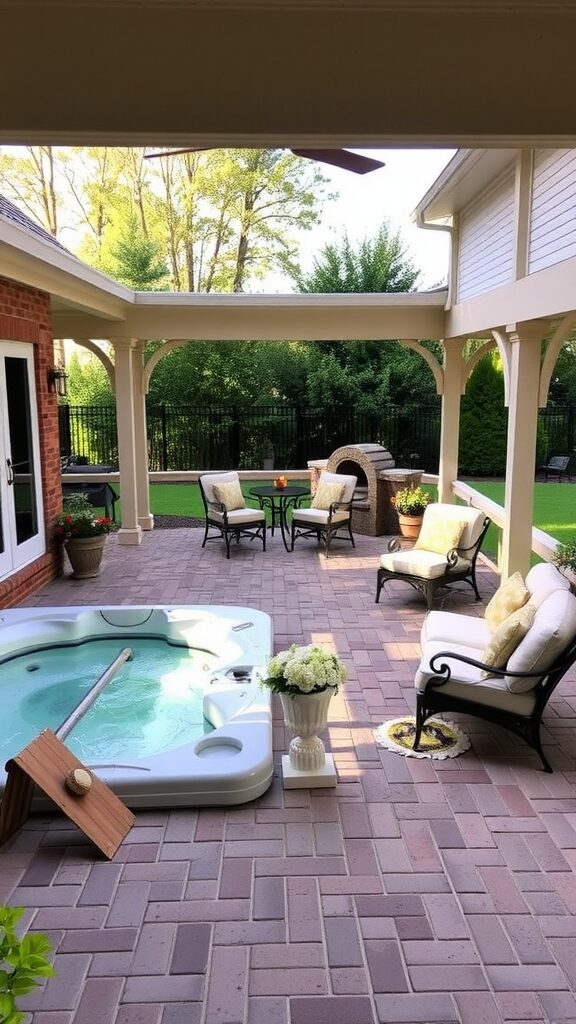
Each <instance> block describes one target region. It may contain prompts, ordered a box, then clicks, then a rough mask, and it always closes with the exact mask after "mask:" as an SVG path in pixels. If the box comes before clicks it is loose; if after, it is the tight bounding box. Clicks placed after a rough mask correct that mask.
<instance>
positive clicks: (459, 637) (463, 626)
mask: <svg viewBox="0 0 576 1024" xmlns="http://www.w3.org/2000/svg"><path fill="white" fill-rule="evenodd" d="M490 637H491V633H490V630H489V629H488V626H487V625H486V623H485V621H484V619H481V618H479V617H478V616H477V615H462V614H461V613H460V612H434V611H433V612H428V615H427V616H426V618H425V619H424V622H423V624H422V632H421V634H420V643H421V645H422V650H424V647H425V645H426V644H427V643H428V641H429V640H441V641H442V643H443V644H444V645H445V650H449V649H450V647H451V646H452V644H453V643H454V641H456V643H458V644H461V645H463V646H467V647H473V648H475V650H476V651H483V650H484V648H485V647H487V646H488V644H489V642H490ZM471 657H473V658H475V657H476V654H471Z"/></svg>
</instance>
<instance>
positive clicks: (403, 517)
mask: <svg viewBox="0 0 576 1024" xmlns="http://www.w3.org/2000/svg"><path fill="white" fill-rule="evenodd" d="M390 500H391V502H392V504H393V505H394V507H395V509H396V512H397V513H398V525H399V527H400V533H401V534H402V536H403V537H413V538H414V539H416V537H417V536H418V534H419V533H420V527H421V526H422V517H423V515H424V509H425V508H426V506H427V505H428V504H429V503H430V501H431V500H432V499H431V497H430V495H429V494H428V492H427V491H424V490H422V488H421V487H403V488H401V489H400V490H399V491H396V494H395V495H394V496H393V497H392V498H391V499H390Z"/></svg>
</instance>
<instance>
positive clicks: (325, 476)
mask: <svg viewBox="0 0 576 1024" xmlns="http://www.w3.org/2000/svg"><path fill="white" fill-rule="evenodd" d="M323 483H326V484H340V486H341V487H342V494H341V496H340V498H339V499H338V501H352V498H353V497H354V491H355V490H356V484H357V483H358V477H357V476H346V475H345V474H344V473H327V472H326V470H324V471H323V473H321V475H320V479H319V481H318V488H320V486H321V485H322V484H323ZM318 488H317V490H318Z"/></svg>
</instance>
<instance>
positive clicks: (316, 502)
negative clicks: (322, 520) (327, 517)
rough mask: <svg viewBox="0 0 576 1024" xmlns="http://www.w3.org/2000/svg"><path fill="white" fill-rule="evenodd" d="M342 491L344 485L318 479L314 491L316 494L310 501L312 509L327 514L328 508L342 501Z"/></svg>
mask: <svg viewBox="0 0 576 1024" xmlns="http://www.w3.org/2000/svg"><path fill="white" fill-rule="evenodd" d="M343 491H344V484H343V483H341V482H339V483H330V482H329V481H327V480H323V479H322V477H321V478H320V483H319V484H318V487H317V489H316V494H315V495H314V499H313V501H312V508H317V509H320V510H322V511H323V512H328V511H329V510H330V506H331V505H333V504H334V502H336V501H341V500H342V493H343Z"/></svg>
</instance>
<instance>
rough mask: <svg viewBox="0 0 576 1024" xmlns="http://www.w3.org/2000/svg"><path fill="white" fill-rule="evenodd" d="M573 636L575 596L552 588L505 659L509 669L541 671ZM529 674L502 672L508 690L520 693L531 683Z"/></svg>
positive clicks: (575, 610) (544, 669)
mask: <svg viewBox="0 0 576 1024" xmlns="http://www.w3.org/2000/svg"><path fill="white" fill-rule="evenodd" d="M575 636H576V597H574V595H573V594H571V593H570V591H568V590H555V591H554V592H553V593H551V594H549V596H548V597H547V598H545V600H544V601H543V602H542V604H541V605H540V607H539V608H538V609H537V610H536V616H535V618H534V623H533V625H532V627H531V629H530V630H529V631H528V633H527V634H526V636H525V637H524V639H523V640H521V641H520V643H519V645H518V647H517V648H516V650H515V651H514V653H513V654H512V656H511V658H510V659H509V661H508V665H507V668H509V669H510V671H511V672H545V671H546V669H547V668H549V667H550V665H552V663H553V662H554V661H555V660H556V658H557V657H558V655H559V654H561V653H562V651H563V650H564V649H565V648H566V647H567V646H568V644H569V643H570V642H571V640H573V639H574V637H575ZM535 682H536V681H535V680H534V679H533V678H530V677H527V678H519V679H516V678H514V677H512V676H506V685H507V687H508V689H509V690H510V691H511V692H512V693H524V692H525V691H527V690H531V689H532V688H533V687H534V685H535Z"/></svg>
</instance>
